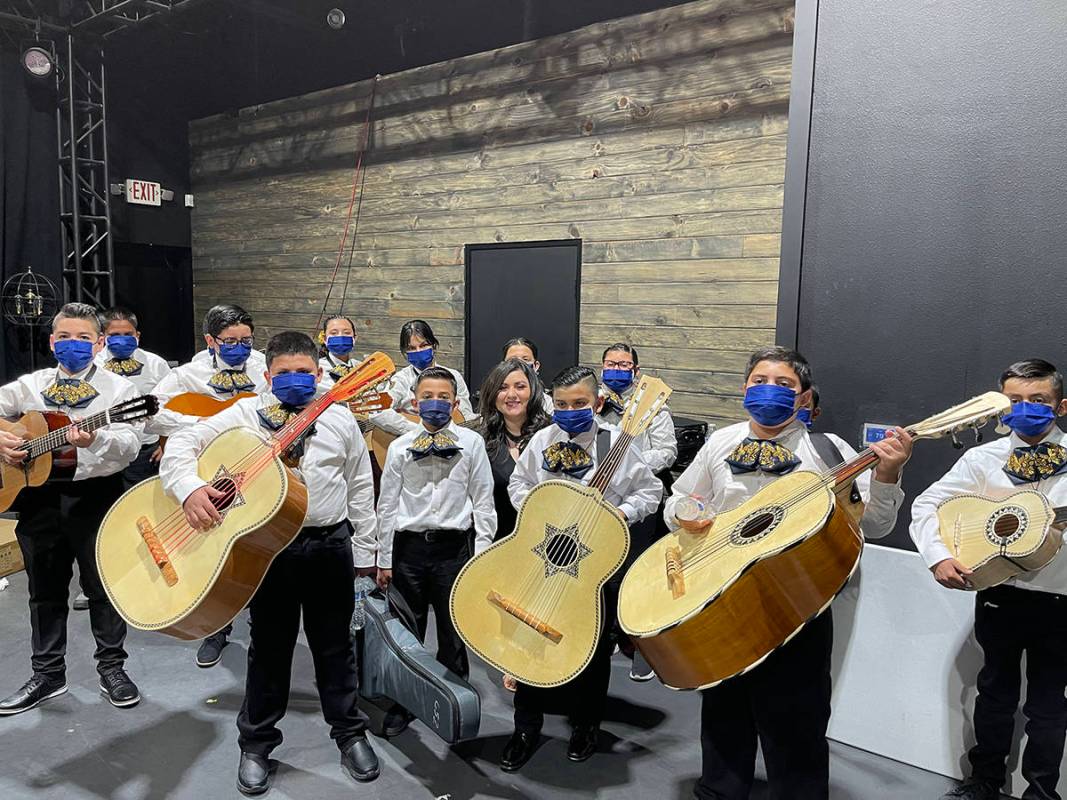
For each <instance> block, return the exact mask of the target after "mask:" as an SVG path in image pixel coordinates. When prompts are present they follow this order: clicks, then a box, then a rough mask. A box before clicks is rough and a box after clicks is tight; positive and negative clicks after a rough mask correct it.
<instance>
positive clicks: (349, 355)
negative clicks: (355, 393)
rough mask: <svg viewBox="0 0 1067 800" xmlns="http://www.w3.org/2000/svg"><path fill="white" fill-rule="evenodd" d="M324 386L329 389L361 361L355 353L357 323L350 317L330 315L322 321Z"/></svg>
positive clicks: (320, 364) (321, 362) (320, 362)
mask: <svg viewBox="0 0 1067 800" xmlns="http://www.w3.org/2000/svg"><path fill="white" fill-rule="evenodd" d="M319 339H320V341H321V342H322V357H321V358H320V359H319V366H320V367H322V388H323V389H329V388H330V387H331V386H333V385H334V384H335V383H337V381H339V380H341V378H343V377H344V376H345V375H347V374H348V373H349V372H351V371H352V370H353V369H354V368H355V367H356V365H358V364H359V362H360V360H361V359H360V357H359V356H357V355H356V353H355V347H356V324H355V323H354V322H353V321H352V320H351V319H349V318H348V317H330V318H329V319H327V320H326V321H325V322H323V323H322V332H321V333H320V334H319Z"/></svg>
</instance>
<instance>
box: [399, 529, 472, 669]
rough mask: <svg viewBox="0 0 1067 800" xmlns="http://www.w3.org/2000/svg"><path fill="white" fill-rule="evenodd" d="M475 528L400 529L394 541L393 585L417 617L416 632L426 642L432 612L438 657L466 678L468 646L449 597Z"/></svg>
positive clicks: (467, 558) (449, 667) (464, 562)
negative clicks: (468, 529)
mask: <svg viewBox="0 0 1067 800" xmlns="http://www.w3.org/2000/svg"><path fill="white" fill-rule="evenodd" d="M473 538H474V532H473V531H418V532H415V531H398V532H397V534H396V536H395V537H394V539H393V588H394V589H396V591H398V592H400V596H401V597H403V598H404V600H405V601H406V602H407V604H408V606H409V607H410V608H411V612H412V613H413V614H414V615H415V626H416V628H417V630H416V631H415V634H416V635H417V636H418V637H419V641H425V640H426V625H427V622H428V619H429V610H430V609H431V608H432V609H433V614H434V619H435V621H436V624H437V661H438V662H439V663H441V664H443V665H444V666H445V667H447V668H448V669H449V670H451V671H452V672H454V673H455V674H456V675H458V676H459V677H461V678H463V679H464V680H466V679H467V676H468V675H470V663H469V662H468V660H467V648H466V646H465V645H464V644H463V640H462V639H461V638H459V633H457V632H456V626H455V625H454V624H453V622H452V612H451V611H450V609H449V605H448V599H449V595H451V593H452V584H454V583H455V582H456V576H457V575H459V571H460V570H461V569H463V565H464V564H466V563H467V562H468V561H469V560H470V558H471V554H472V552H473V550H472V548H473V541H472V540H473Z"/></svg>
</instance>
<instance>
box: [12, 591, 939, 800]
mask: <svg viewBox="0 0 1067 800" xmlns="http://www.w3.org/2000/svg"><path fill="white" fill-rule="evenodd" d="M9 580H10V586H9V587H8V588H7V590H5V591H3V592H0V694H2V695H6V694H8V693H9V692H12V691H14V690H15V689H17V688H18V687H19V686H20V685H21V684H22V682H23V681H24V680H26V679H27V678H28V677H29V674H30V673H29V651H30V645H29V637H30V632H29V617H28V612H27V608H26V576H25V573H17V574H15V575H12V576H10V578H9ZM69 634H70V635H69V645H68V655H67V664H68V668H67V681H68V685H69V686H70V692H69V693H68V694H66V695H64V696H62V697H60V698H56V699H55V700H52V701H49V702H48V703H47V704H45V705H43V706H41V707H40V708H37V709H34V710H32V711H29V712H26V713H24V714H20V715H18V716H15V717H8V718H0V765H2V766H0V798H4V800H21V798H35V799H36V800H45V799H46V798H47V799H48V800H51V799H52V798H55V799H56V800H59V799H60V798H62V800H74V799H75V798H107V800H160V799H161V798H188V799H189V800H207V799H208V798H226V797H232V798H238V797H240V795H239V794H238V792H237V790H236V788H235V787H234V780H235V769H236V764H237V757H238V750H237V743H236V735H237V732H236V728H235V727H234V717H235V715H236V713H237V709H238V708H239V707H240V704H241V698H242V694H243V685H244V681H243V677H244V665H245V657H246V650H245V647H246V644H247V641H248V628H247V620H246V619H245V618H239V619H238V621H237V623H236V629H235V631H234V637H233V643H232V644H231V645H230V646H229V647H227V648H226V650H225V652H224V655H223V659H222V662H221V663H220V664H218V665H217V666H215V667H213V668H211V669H198V668H197V667H196V665H195V663H194V655H195V650H196V648H195V646H193V645H188V644H184V643H181V642H178V641H175V640H172V639H169V638H167V637H165V636H162V635H158V634H148V633H143V632H140V631H132V630H131V631H130V635H129V638H128V640H127V650H128V651H129V653H130V658H129V661H128V662H127V669H128V671H129V673H130V675H131V677H133V679H134V680H135V681H136V682H137V683H138V685H139V686H140V689H141V693H142V695H143V698H144V699H143V700H142V702H141V704H140V705H139V706H137V707H135V708H132V709H126V710H120V709H116V708H113V707H112V706H110V705H109V704H108V703H107V702H106V701H105V700H104V699H103V698H102V697H101V696H100V695H99V693H98V684H97V681H96V672H95V668H94V666H93V660H92V651H93V642H92V635H91V633H90V631H89V619H88V614H87V612H75V611H72V612H71V616H70V621H69ZM627 671H628V662H627V661H625V659H623V658H622V657H621V656H616V658H615V663H614V666H613V674H612V694H611V698H610V700H609V703H610V705H609V710H608V715H607V719H606V720H605V722H604V726H603V736H602V752H600V753H598V754H597V755H596V756H594V757H593V758H592V759H591V760H589V761H587V762H585V763H584V764H572V763H570V762H568V761H567V760H566V756H565V752H566V741H567V738H566V737H567V734H568V732H567V728H566V724H565V723H564V721H563V720H561V719H559V718H551V717H550V718H549V720H548V721H547V722H546V726H545V734H546V736H545V741H544V743H543V745H542V747H541V748H540V749H539V750H538V752H537V753H536V754H535V755H534V757H533V759H532V760H531V761H530V762H529V763H528V764H527V765H526V766H525V767H524V768H523V769H522V771H521V772H519V773H517V774H515V775H507V774H505V773H503V772H501V771H500V769H499V768H498V767H497V765H496V762H497V759H498V758H499V755H500V751H501V748H502V747H503V745H504V742H506V741H507V738H508V736H509V735H510V733H511V725H510V720H511V695H510V694H509V693H508V692H505V691H504V690H503V689H502V688H500V685H499V676H498V675H497V674H496V673H495V672H493V671H491V670H489V669H487V668H486V667H485V666H484V665H482V664H481V663H480V662H479V663H475V665H474V667H473V676H472V682H473V683H474V684H475V686H476V687H477V688H478V690H479V692H480V693H481V696H482V704H483V708H482V711H483V716H482V727H481V735H480V738H479V739H477V740H476V741H473V742H466V743H463V744H460V745H457V746H454V747H451V748H449V747H448V746H447V745H445V744H444V743H443V742H441V741H440V740H439V739H437V738H436V737H435V736H434V735H433V734H432V733H430V732H429V730H428V729H426V728H425V727H423V726H422V725H421V724H420V723H415V724H413V725H412V727H411V728H410V729H409V730H408V731H406V732H405V733H404V734H403V735H401V736H400V737H398V738H396V739H393V740H391V741H385V740H383V739H381V738H378V737H372V742H373V745H374V747H375V749H376V750H377V752H378V754H379V756H380V758H381V759H382V775H381V777H380V778H379V779H378V780H377V781H375V782H374V783H371V784H366V785H357V784H354V783H353V782H352V781H351V780H350V779H349V778H348V777H347V776H346V775H345V774H344V773H343V772H342V770H341V768H340V766H339V763H338V754H337V750H336V749H335V747H334V746H333V743H332V742H331V741H330V739H329V736H328V730H327V727H326V725H325V723H324V722H323V721H322V717H321V715H320V711H319V706H318V699H317V696H316V694H315V687H314V685H313V683H312V667H311V658H310V654H309V652H308V650H307V647H306V644H305V643H304V642H303V640H301V643H300V644H299V645H298V647H297V652H296V657H295V665H294V670H293V689H292V698H291V701H290V704H289V712H288V714H287V716H286V717H285V719H284V720H283V721H282V726H281V727H282V730H283V732H284V734H285V741H284V742H283V744H282V745H281V747H279V748H278V749H277V750H276V751H275V753H274V758H275V759H276V760H277V761H278V762H279V763H278V769H277V773H276V775H275V779H274V786H273V789H272V790H271V792H270V794H269V795H268V797H270V798H278V799H279V800H280V799H281V798H315V800H331V799H332V798H348V797H359V798H389V800H406V798H420V799H421V798H439V799H440V800H444V799H445V798H447V799H448V800H474V799H475V798H478V799H481V798H502V799H504V800H517V799H518V798H538V800H540V799H541V798H574V797H582V798H635V799H637V798H640V799H641V800H645V799H646V798H655V800H682V799H683V798H689V797H691V796H692V788H693V783H694V781H695V780H696V777H697V775H698V774H699V771H700V744H699V735H698V720H699V701H698V698H697V696H696V695H694V694H691V693H685V694H682V693H677V692H672V691H669V690H667V689H665V688H663V686H661V685H660V684H659V683H658V682H655V681H653V682H649V683H644V684H636V683H633V682H631V681H629V680H628V679H627ZM367 710H368V713H369V714H370V716H371V720H372V726H374V729H377V727H376V726H377V725H379V724H380V721H381V712H380V711H379V710H377V709H375V708H373V707H370V708H368V709H367ZM831 753H832V778H831V781H832V786H831V791H830V796H831V798H833V800H922V799H923V798H931V799H932V798H937V797H939V796H940V794H941V793H942V792H943V791H945V789H946V788H948V787H949V786H951V785H952V782H951V781H950V780H949V779H947V778H944V777H941V776H939V775H933V774H930V773H928V772H924V771H922V770H918V769H915V768H913V767H910V766H907V765H904V764H900V763H897V762H894V761H890V760H888V759H884V758H881V757H878V756H875V755H872V754H870V753H866V752H863V751H860V750H856V749H853V748H850V747H847V746H845V745H840V744H836V743H831ZM758 774H760V775H762V766H760V767H758ZM752 796H753V798H755V800H760V798H764V797H765V792H764V790H763V787H762V785H760V786H759V787H757V789H756V790H755V791H754V792H753V795H752Z"/></svg>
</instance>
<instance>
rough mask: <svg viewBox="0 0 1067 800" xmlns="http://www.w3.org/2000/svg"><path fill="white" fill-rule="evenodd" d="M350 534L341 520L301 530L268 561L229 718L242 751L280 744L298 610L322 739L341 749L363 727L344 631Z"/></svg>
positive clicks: (263, 751)
mask: <svg viewBox="0 0 1067 800" xmlns="http://www.w3.org/2000/svg"><path fill="white" fill-rule="evenodd" d="M350 536H351V531H350V528H349V526H348V523H342V524H341V525H338V526H336V527H335V528H332V529H323V528H305V529H304V530H303V531H301V532H300V534H299V535H298V536H297V537H296V539H295V540H294V541H293V543H292V544H290V545H289V546H288V547H287V548H285V549H284V550H283V551H282V552H281V553H279V554H278V557H277V558H275V559H274V563H273V564H271V566H270V569H269V570H267V575H266V577H265V578H264V580H263V583H262V584H261V585H260V587H259V590H258V591H257V592H256V594H255V596H254V597H253V598H252V602H251V603H250V604H249V612H250V619H251V626H250V642H249V645H248V674H247V676H246V678H245V699H244V703H243V704H242V706H241V711H240V713H239V714H238V716H237V729H238V731H239V733H240V735H239V737H238V742H239V743H240V746H241V751H242V752H246V753H254V754H256V755H261V756H264V757H266V756H268V755H269V754H270V752H271V751H272V750H273V749H274V748H275V747H277V746H278V745H279V744H281V741H282V733H281V731H280V730H278V727H277V725H278V722H279V721H280V720H281V718H282V717H283V716H285V710H286V708H287V707H288V704H289V684H290V678H291V675H292V668H293V650H294V648H295V647H296V638H297V634H298V633H299V630H300V617H301V614H303V618H304V633H305V634H306V636H307V642H308V648H309V649H310V650H311V658H312V660H313V661H314V664H315V684H316V686H317V687H318V691H319V703H320V704H321V705H322V715H323V718H324V719H325V720H326V722H327V723H328V724H329V726H330V738H332V739H333V740H334V741H335V742H336V743H337V746H338V748H340V749H342V750H343V749H344V747H345V745H347V744H348V743H349V742H350V741H352V739H354V738H356V737H357V736H362V735H364V733H365V732H366V728H367V718H366V716H365V715H364V714H363V712H361V711H360V710H359V708H358V707H357V705H356V703H357V699H358V683H357V681H358V678H357V674H356V657H355V651H354V650H353V649H352V634H351V631H350V628H349V626H350V624H351V621H352V611H353V608H354V605H355V591H354V589H353V580H354V575H355V573H354V568H353V563H352V544H351V538H350Z"/></svg>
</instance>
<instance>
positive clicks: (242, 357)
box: [219, 342, 252, 367]
mask: <svg viewBox="0 0 1067 800" xmlns="http://www.w3.org/2000/svg"><path fill="white" fill-rule="evenodd" d="M250 355H252V345H250V344H242V343H241V342H238V343H237V344H223V343H221V342H220V343H219V358H221V359H222V360H223V361H225V362H226V364H227V365H229V366H231V367H239V366H241V365H242V364H243V363H245V362H246V361H248V357H249V356H250Z"/></svg>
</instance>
